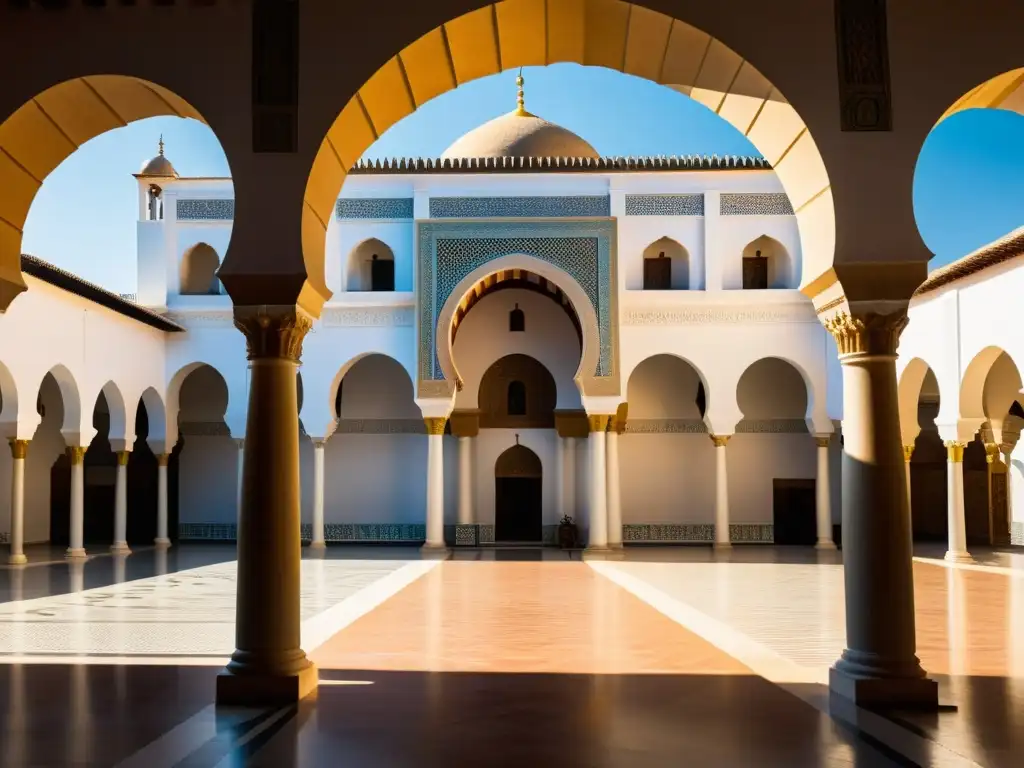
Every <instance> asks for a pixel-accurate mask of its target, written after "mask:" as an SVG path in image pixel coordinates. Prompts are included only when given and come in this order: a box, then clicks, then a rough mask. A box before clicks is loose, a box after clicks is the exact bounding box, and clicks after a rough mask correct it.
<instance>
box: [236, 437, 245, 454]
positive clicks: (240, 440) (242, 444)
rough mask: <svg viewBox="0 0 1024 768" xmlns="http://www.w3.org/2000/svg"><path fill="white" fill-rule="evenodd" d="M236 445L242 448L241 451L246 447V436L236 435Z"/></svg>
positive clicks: (239, 448)
mask: <svg viewBox="0 0 1024 768" xmlns="http://www.w3.org/2000/svg"><path fill="white" fill-rule="evenodd" d="M235 446H236V447H237V448H238V450H240V451H241V450H242V449H244V448H245V438H244V437H236V438H235Z"/></svg>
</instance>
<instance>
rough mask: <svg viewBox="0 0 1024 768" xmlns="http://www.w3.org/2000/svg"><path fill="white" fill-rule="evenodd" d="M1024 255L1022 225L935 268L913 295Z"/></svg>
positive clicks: (1023, 230)
mask: <svg viewBox="0 0 1024 768" xmlns="http://www.w3.org/2000/svg"><path fill="white" fill-rule="evenodd" d="M1017 256H1024V227H1019V228H1017V229H1015V230H1013V231H1012V232H1010V233H1009V234H1006V235H1003V236H1002V237H1001V238H999V239H998V240H996V241H994V242H991V243H989V244H988V245H985V246H982V247H981V248H979V249H978V250H976V251H974V252H973V253H969V254H967V255H966V256H964V257H962V258H960V259H957V260H956V261H954V262H953V263H951V264H947V265H946V266H944V267H941V268H939V269H936V270H935V271H934V272H932V273H931V274H930V275H928V279H927V280H925V281H924V282H923V283H921V287H920V288H918V289H917V291H915V293H914V295H915V296H920V295H921V294H923V293H928V292H929V291H934V290H936V289H937V288H941V287H942V286H944V285H949V284H950V283H952V282H955V281H957V280H962V279H963V278H965V277H967V276H968V275H973V274H974V273H976V272H980V271H981V270H983V269H988V268H989V267H994V266H995V265H996V264H1002V263H1003V262H1004V261H1009V260H1010V259H1013V258H1016V257H1017Z"/></svg>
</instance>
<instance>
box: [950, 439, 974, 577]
mask: <svg viewBox="0 0 1024 768" xmlns="http://www.w3.org/2000/svg"><path fill="white" fill-rule="evenodd" d="M965 447H966V446H965V445H964V444H963V443H960V442H957V441H955V440H949V441H947V442H946V455H947V458H948V460H947V462H946V467H947V470H948V471H947V473H946V478H947V483H946V516H947V526H948V530H947V533H948V535H949V548H948V549H947V550H946V560H949V561H951V562H960V563H969V562H973V560H974V558H973V557H971V555H970V553H968V551H967V519H966V512H965V509H964V448H965Z"/></svg>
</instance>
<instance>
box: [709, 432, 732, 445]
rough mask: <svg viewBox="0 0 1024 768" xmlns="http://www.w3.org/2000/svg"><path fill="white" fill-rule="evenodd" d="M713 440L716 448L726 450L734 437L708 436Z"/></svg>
mask: <svg viewBox="0 0 1024 768" xmlns="http://www.w3.org/2000/svg"><path fill="white" fill-rule="evenodd" d="M708 437H710V438H711V442H712V443H714V444H715V448H725V446H727V445H728V444H729V438H730V437H732V435H708Z"/></svg>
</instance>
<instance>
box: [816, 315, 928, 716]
mask: <svg viewBox="0 0 1024 768" xmlns="http://www.w3.org/2000/svg"><path fill="white" fill-rule="evenodd" d="M906 323H907V315H906V307H905V306H904V307H902V308H900V309H898V310H896V311H894V312H892V313H890V314H886V315H880V314H877V313H874V312H870V313H856V314H855V316H854V317H850V316H849V315H848V314H847V312H845V311H839V312H838V313H836V314H835V315H834V316H832V317H830V318H829V319H828V320H826V321H825V322H824V325H825V328H826V329H827V330H828V331H829V332H830V333H831V334H832V335H833V336H834V337H835V340H836V345H837V347H838V350H839V360H840V362H841V363H842V368H843V413H844V419H843V438H844V442H845V445H844V451H843V474H842V478H843V479H842V483H843V578H844V581H845V586H846V650H844V651H843V654H842V657H841V658H840V659H839V660H838V661H837V662H836V663H835V665H834V666H833V667H832V669H831V670H830V672H829V687H830V689H831V691H832V693H833V694H835V695H836V696H838V697H840V698H841V699H847V700H850V701H852V702H853V703H855V704H856V705H858V706H866V707H899V706H915V707H929V708H935V707H937V706H938V686H937V685H936V684H935V682H934V681H932V680H929V679H928V678H927V677H926V676H925V672H924V670H923V669H922V668H921V663H920V662H919V661H918V658H917V655H916V636H915V630H914V579H913V567H912V551H911V536H910V516H909V515H908V514H907V512H906V503H907V490H906V487H905V485H906V470H905V469H904V466H903V464H904V460H903V452H902V441H901V439H900V422H899V401H898V397H897V392H896V345H897V343H898V341H899V336H900V333H901V332H902V331H903V328H904V327H905V326H906Z"/></svg>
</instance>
